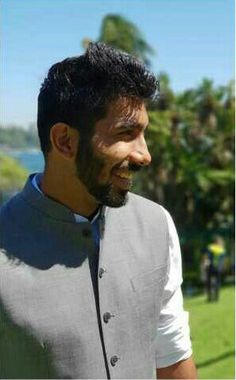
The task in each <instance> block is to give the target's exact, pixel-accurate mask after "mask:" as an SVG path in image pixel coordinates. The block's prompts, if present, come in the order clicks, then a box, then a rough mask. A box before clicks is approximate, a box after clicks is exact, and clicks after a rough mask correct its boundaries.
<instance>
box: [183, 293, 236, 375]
mask: <svg viewBox="0 0 236 380" xmlns="http://www.w3.org/2000/svg"><path fill="white" fill-rule="evenodd" d="M184 304H185V309H186V310H187V311H189V315H190V328H191V338H192V343H193V354H194V359H195V361H196V364H197V369H198V376H199V379H234V378H235V377H234V358H235V357H234V345H235V342H234V337H235V332H234V320H235V315H234V313H235V311H234V288H233V287H226V288H223V289H222V290H221V293H220V300H219V302H216V303H215V302H214V303H207V302H206V296H203V295H201V296H197V297H193V298H189V299H185V302H184Z"/></svg>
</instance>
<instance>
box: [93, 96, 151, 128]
mask: <svg viewBox="0 0 236 380" xmlns="http://www.w3.org/2000/svg"><path fill="white" fill-rule="evenodd" d="M122 123H126V124H130V125H134V126H135V125H140V126H142V127H143V128H145V127H146V126H147V124H148V114H147V110H146V106H145V103H144V101H142V100H140V99H136V98H125V97H123V98H119V99H117V100H113V101H111V102H110V103H109V105H108V107H107V113H106V115H105V117H104V118H103V119H101V120H99V121H98V122H97V123H96V130H97V131H101V130H103V129H106V130H108V129H110V128H115V127H117V126H119V125H121V124H122Z"/></svg>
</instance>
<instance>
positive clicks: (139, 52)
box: [98, 15, 154, 65]
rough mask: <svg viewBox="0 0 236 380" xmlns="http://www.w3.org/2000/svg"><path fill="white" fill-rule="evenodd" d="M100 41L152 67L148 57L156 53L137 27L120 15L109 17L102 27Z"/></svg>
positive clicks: (105, 19)
mask: <svg viewBox="0 0 236 380" xmlns="http://www.w3.org/2000/svg"><path fill="white" fill-rule="evenodd" d="M98 41H100V42H104V43H106V44H108V45H111V46H114V47H115V48H118V49H121V50H123V51H125V52H127V53H129V54H132V55H134V56H136V57H138V58H139V59H141V60H143V61H144V62H145V63H146V64H147V65H150V61H149V58H148V56H149V55H151V54H153V53H154V50H153V49H152V48H151V46H150V45H149V44H148V43H147V42H146V41H145V39H144V37H143V36H142V33H141V32H140V30H139V29H138V27H137V26H136V25H134V24H133V23H132V22H130V21H128V20H127V19H126V18H124V17H122V16H120V15H107V16H106V17H104V19H103V21H102V25H101V31H100V36H99V38H98Z"/></svg>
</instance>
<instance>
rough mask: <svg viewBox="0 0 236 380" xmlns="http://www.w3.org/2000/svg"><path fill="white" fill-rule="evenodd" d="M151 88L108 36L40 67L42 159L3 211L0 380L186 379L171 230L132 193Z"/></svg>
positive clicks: (146, 75) (143, 149) (187, 349)
mask: <svg viewBox="0 0 236 380" xmlns="http://www.w3.org/2000/svg"><path fill="white" fill-rule="evenodd" d="M157 87H158V85H157V82H156V79H155V77H154V76H153V75H152V74H151V73H150V72H148V71H147V70H146V69H145V67H144V66H143V65H142V64H141V63H140V62H139V61H137V60H136V59H135V58H132V57H131V56H129V55H128V54H125V53H121V52H119V51H116V50H115V49H112V48H110V47H108V46H106V45H104V44H90V46H89V47H88V49H87V51H86V53H85V54H84V55H82V56H80V57H74V58H70V59H66V60H64V61H62V62H59V63H57V64H55V65H54V66H52V67H51V69H50V70H49V73H48V76H47V78H46V79H45V81H44V83H43V85H42V87H41V90H40V94H39V99H38V133H39V138H40V143H41V148H42V151H43V154H44V157H45V170H44V172H43V173H42V174H37V175H32V176H30V178H29V179H28V181H27V183H26V186H25V188H24V189H23V191H22V192H21V193H20V194H18V195H17V196H16V197H15V198H13V199H11V200H10V201H9V202H8V203H7V204H6V205H5V206H3V208H2V211H1V219H0V223H1V224H0V226H1V244H0V247H1V249H2V251H1V256H0V278H1V288H0V300H1V319H2V321H1V324H0V329H1V335H0V336H1V341H0V346H1V347H0V350H1V363H0V373H1V377H3V378H111V379H114V378H117V379H119V378H140V379H144V378H153V377H155V376H156V375H157V377H158V378H175V379H177V378H181V379H182V378H185V379H187V378H188V379H190V378H196V372H195V367H194V364H193V361H192V359H191V354H192V351H191V343H190V339H189V329H188V321H187V313H185V312H184V311H183V306H182V294H181V289H180V285H181V281H182V275H181V257H180V250H179V243H178V238H177V234H176V230H175V227H174V225H173V222H172V219H171V217H170V216H169V214H168V213H167V211H165V210H164V209H163V208H162V207H160V206H159V205H157V204H155V203H153V202H151V201H148V200H146V199H144V198H141V197H139V196H137V195H134V194H131V193H129V190H130V188H131V185H132V176H133V173H134V172H135V171H137V170H138V169H140V167H142V166H145V165H148V164H149V163H150V161H151V157H150V154H149V152H148V149H147V146H146V142H145V138H144V133H145V130H146V128H147V125H148V115H147V111H146V107H145V101H146V100H147V99H151V98H153V97H154V96H155V94H156V92H157ZM155 368H157V370H156V371H155ZM155 372H156V373H155Z"/></svg>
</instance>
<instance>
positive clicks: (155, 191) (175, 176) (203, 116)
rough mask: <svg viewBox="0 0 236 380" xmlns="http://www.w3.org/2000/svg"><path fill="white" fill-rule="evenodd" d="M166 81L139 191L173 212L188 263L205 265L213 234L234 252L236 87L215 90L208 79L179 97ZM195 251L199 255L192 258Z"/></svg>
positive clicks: (152, 117)
mask: <svg viewBox="0 0 236 380" xmlns="http://www.w3.org/2000/svg"><path fill="white" fill-rule="evenodd" d="M164 79H165V86H164V88H165V91H164V94H163V96H162V106H161V107H160V105H158V104H157V106H156V109H155V108H154V105H152V106H151V108H150V110H149V120H150V125H149V128H148V131H147V135H146V139H147V143H148V147H149V150H150V152H151V154H152V164H151V165H150V167H149V168H147V169H145V170H144V171H143V172H142V173H140V176H139V178H137V183H136V188H135V191H136V192H139V193H141V194H142V195H143V196H145V197H147V198H150V199H152V200H154V201H156V202H158V203H161V204H163V205H164V206H165V207H166V208H167V209H169V210H170V211H171V213H172V215H173V216H174V219H175V222H176V224H177V227H178V230H179V232H180V235H181V237H182V246H183V254H184V256H185V263H188V261H189V264H190V266H199V258H200V256H199V254H200V251H201V249H202V248H203V246H204V244H206V243H207V241H208V240H209V239H210V238H211V235H212V233H213V232H215V231H218V232H219V233H220V234H222V235H223V236H224V237H225V238H226V240H227V243H228V247H227V248H228V251H229V250H230V248H231V247H230V246H229V244H230V238H232V236H233V223H234V220H233V212H232V210H233V207H234V197H233V190H234V154H233V148H234V95H233V92H232V86H233V84H232V83H229V84H228V85H227V86H225V87H222V86H221V87H220V88H214V87H213V83H212V82H211V81H209V80H206V79H204V80H203V81H202V83H201V84H200V85H199V87H197V88H196V89H192V90H188V91H185V92H183V93H181V94H179V95H174V93H173V92H172V91H171V89H170V88H169V83H168V81H167V80H166V76H165V78H164ZM161 91H162V85H161ZM165 94H167V98H166V99H165ZM192 252H194V253H195V255H191V256H190V254H191V253H192ZM187 256H189V257H187Z"/></svg>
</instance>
